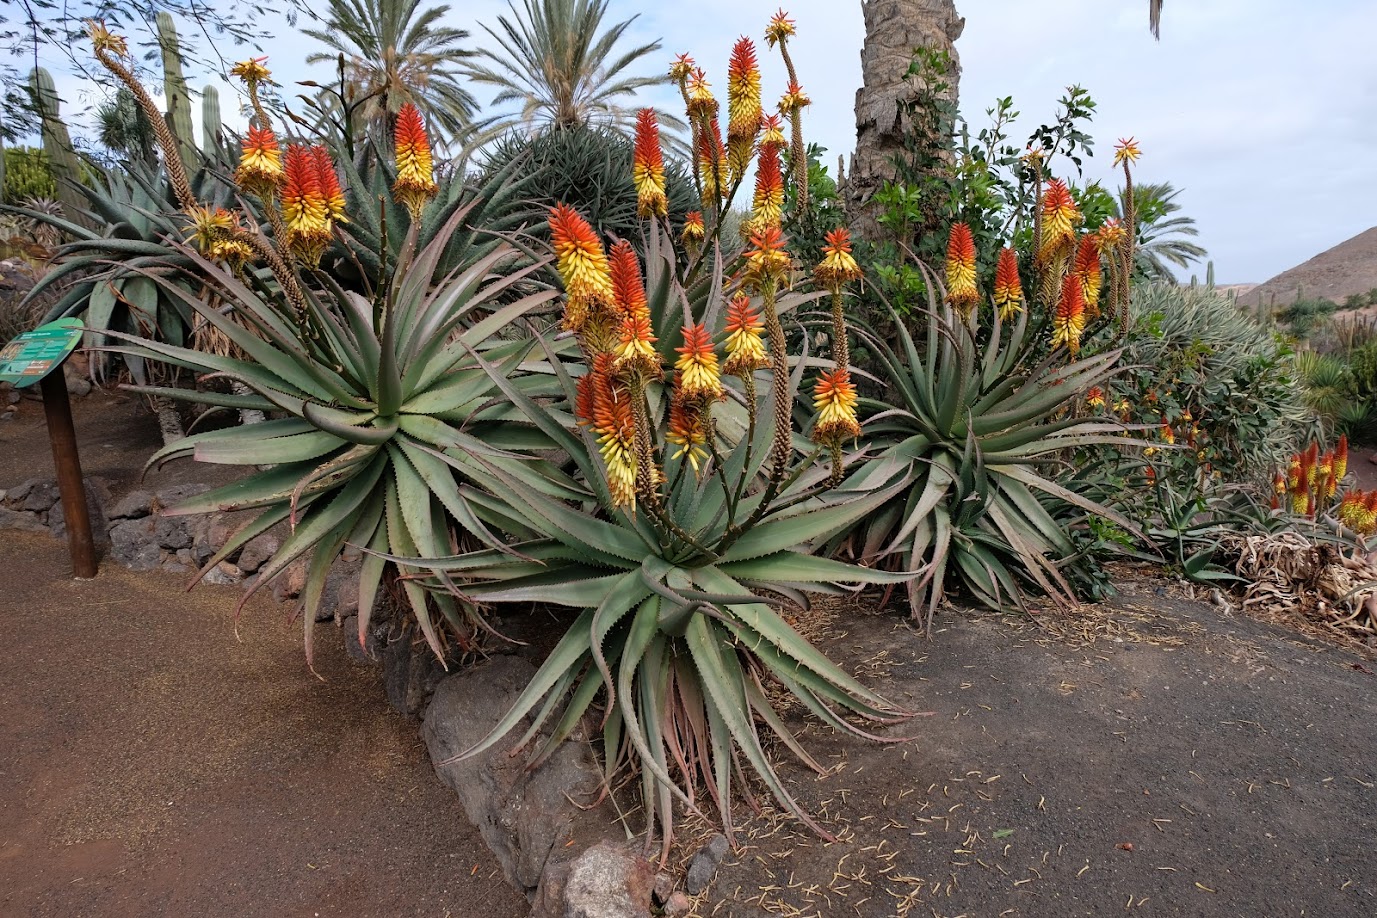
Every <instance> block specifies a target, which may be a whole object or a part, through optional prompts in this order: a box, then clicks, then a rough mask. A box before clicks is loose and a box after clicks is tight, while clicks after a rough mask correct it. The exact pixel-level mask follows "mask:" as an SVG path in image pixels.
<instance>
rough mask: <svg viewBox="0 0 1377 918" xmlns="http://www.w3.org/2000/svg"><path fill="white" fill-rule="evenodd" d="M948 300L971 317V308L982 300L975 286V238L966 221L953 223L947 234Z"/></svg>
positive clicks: (962, 313) (963, 315)
mask: <svg viewBox="0 0 1377 918" xmlns="http://www.w3.org/2000/svg"><path fill="white" fill-rule="evenodd" d="M947 302H949V303H951V304H952V305H953V306H955V307H956V308H957V310H958V311H959V312H960V313H961V317H962V318H963V319H968V318H970V315H971V310H973V309H974V308H975V306H976V304H977V303H979V302H980V291H978V290H977V289H976V287H975V238H974V237H973V236H972V235H971V228H970V226H968V225H967V224H965V223H953V224H952V227H951V232H950V233H949V234H948V236H947Z"/></svg>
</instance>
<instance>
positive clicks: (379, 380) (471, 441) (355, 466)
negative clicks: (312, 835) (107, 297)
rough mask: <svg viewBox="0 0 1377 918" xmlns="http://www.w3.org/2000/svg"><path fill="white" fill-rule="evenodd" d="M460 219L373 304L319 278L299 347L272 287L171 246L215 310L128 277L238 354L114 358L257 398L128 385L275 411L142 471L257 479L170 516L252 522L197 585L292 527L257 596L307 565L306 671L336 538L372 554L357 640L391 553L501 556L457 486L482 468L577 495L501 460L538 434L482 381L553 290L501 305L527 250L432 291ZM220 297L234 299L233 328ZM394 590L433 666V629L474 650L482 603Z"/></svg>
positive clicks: (485, 263)
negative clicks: (188, 466) (320, 286)
mask: <svg viewBox="0 0 1377 918" xmlns="http://www.w3.org/2000/svg"><path fill="white" fill-rule="evenodd" d="M468 215H469V211H468V210H467V209H463V210H459V211H457V212H456V213H455V214H454V215H453V216H452V217H451V218H450V222H449V223H448V224H447V225H446V227H445V228H444V231H443V232H442V233H440V234H439V235H438V236H437V237H436V239H435V240H434V241H432V242H431V244H430V245H428V246H426V247H425V248H423V249H421V250H419V252H417V251H416V250H415V248H414V247H409V248H408V249H407V253H408V254H406V255H405V256H404V257H403V259H402V261H401V263H400V264H398V265H397V266H396V270H395V272H394V273H393V277H392V280H391V282H390V283H389V285H388V286H387V287H386V288H385V290H383V291H380V292H379V293H378V295H377V297H376V299H375V300H374V301H371V302H370V301H369V300H368V299H367V298H365V297H364V296H362V295H361V294H359V293H356V292H353V291H348V290H344V289H343V288H341V287H339V286H338V285H337V284H331V283H329V282H328V281H327V282H326V289H325V291H324V292H315V291H309V290H308V292H307V304H308V311H309V321H310V324H311V327H312V328H313V329H314V334H311V335H306V336H303V335H301V333H300V329H299V328H298V327H297V326H295V325H293V324H292V320H291V315H290V313H289V312H287V311H284V309H283V307H282V305H281V303H280V301H279V300H278V297H279V296H280V294H278V293H277V289H276V287H273V286H270V285H268V284H266V283H262V284H255V283H253V282H252V280H251V279H244V278H241V277H239V276H236V275H235V274H234V273H232V272H230V271H227V270H226V269H225V268H223V267H221V266H219V265H217V264H215V263H214V262H212V261H210V260H208V259H206V258H205V257H203V256H202V255H200V254H199V253H197V252H196V251H194V250H193V249H191V248H190V247H187V246H184V245H181V244H180V243H176V244H173V247H174V248H175V249H177V250H178V252H179V254H180V256H181V257H182V258H184V259H186V260H187V261H188V262H189V263H190V264H191V266H192V269H193V270H194V276H195V277H196V278H197V279H198V281H200V282H201V283H203V284H207V285H210V287H211V289H212V290H213V291H214V292H215V293H216V294H217V296H216V297H214V298H210V297H202V296H198V295H197V294H196V293H194V292H192V291H190V290H188V289H187V288H186V287H185V286H183V285H181V284H179V283H177V282H176V281H175V280H174V279H171V278H168V277H166V276H163V275H162V274H157V273H154V272H152V271H149V270H146V269H145V270H139V271H138V272H137V273H138V275H139V276H141V277H143V278H146V279H147V280H148V281H150V282H152V283H154V284H156V285H157V286H158V287H159V288H160V290H161V292H162V294H163V295H166V296H169V297H171V298H174V299H176V300H178V301H179V302H180V304H181V306H182V307H183V308H184V309H186V310H189V311H191V312H194V313H196V314H197V315H199V316H200V317H201V319H203V320H204V321H206V322H208V323H210V324H211V325H213V326H214V327H215V328H216V329H217V330H218V331H219V332H220V333H221V334H223V335H224V336H225V337H226V338H228V339H229V340H230V341H231V342H233V344H234V346H235V347H236V348H237V349H238V352H239V353H241V354H242V357H241V358H236V357H231V356H220V355H218V354H213V353H206V352H202V351H198V350H193V349H191V348H186V347H178V346H175V345H172V344H170V343H167V342H164V341H157V340H152V339H148V338H138V337H136V336H133V335H126V334H123V333H115V332H111V335H112V337H114V338H116V339H117V341H119V342H120V343H117V344H115V345H112V346H110V348H109V349H110V350H112V351H115V352H118V353H122V354H126V355H130V356H134V357H138V358H141V359H144V360H159V361H163V362H166V363H168V364H171V365H173V366H177V367H181V368H184V369H186V370H190V371H192V372H193V373H196V374H200V375H215V376H222V377H227V378H229V379H231V380H235V381H238V382H240V383H242V384H243V386H244V387H246V388H247V389H248V390H249V391H250V393H251V394H249V395H233V394H222V393H216V392H210V391H198V390H189V389H178V388H169V387H155V386H134V387H132V388H133V389H134V390H135V391H139V392H144V393H147V394H150V395H155V396H162V397H167V398H174V399H180V400H183V401H187V402H192V403H197V404H201V405H208V406H211V407H213V408H239V409H255V410H259V411H264V412H268V411H271V412H276V413H278V414H279V415H283V416H282V417H278V418H276V419H274V420H269V421H266V422H264V423H260V424H254V425H250V426H245V427H231V428H227V429H223V430H215V431H210V432H206V433H199V434H193V435H191V436H188V437H186V438H185V439H183V440H181V441H178V442H176V443H173V444H171V445H169V446H167V447H165V448H163V449H161V450H159V451H158V452H157V453H155V454H154V456H153V457H152V458H151V459H150V460H149V465H150V466H153V465H158V464H161V463H164V462H167V461H169V460H172V459H176V458H179V457H186V456H190V457H194V458H195V459H197V460H198V461H203V462H217V463H224V464H229V465H245V466H265V465H266V466H268V467H267V468H266V469H265V470H262V471H258V472H256V473H254V474H251V475H249V476H248V477H246V478H244V479H242V480H240V481H237V482H235V483H233V484H230V485H226V486H224V487H221V488H216V489H214V490H212V491H208V492H206V493H205V494H201V495H198V496H196V497H194V498H191V499H190V500H188V501H186V502H184V503H182V504H179V505H178V506H176V507H173V508H170V509H169V510H168V511H166V512H167V513H169V514H173V515H177V514H191V513H202V512H210V511H217V510H218V511H227V510H255V511H257V513H256V516H255V517H254V519H253V521H252V522H250V523H248V524H247V525H245V526H244V527H243V528H242V529H240V530H239V532H238V533H236V534H235V535H234V536H233V537H232V538H231V539H230V540H229V541H228V542H227V543H226V544H225V546H224V547H223V548H221V550H220V551H219V552H217V553H216V554H215V555H214V556H213V557H212V558H211V559H210V560H209V561H207V563H206V566H205V568H204V569H203V570H202V571H201V575H202V576H204V575H205V573H207V572H208V571H209V570H210V569H211V568H213V567H214V566H215V565H216V564H218V563H219V562H220V561H222V560H223V559H224V558H226V557H228V556H229V555H230V554H231V553H233V552H234V551H235V550H237V549H238V548H239V547H240V546H242V545H243V544H245V543H246V542H247V541H248V540H250V539H252V538H254V537H255V536H257V535H259V534H261V533H263V532H266V531H267V530H268V529H270V528H271V527H273V526H275V525H277V524H279V523H282V522H284V521H286V522H288V523H289V524H290V525H291V527H292V531H291V534H290V535H289V536H288V537H287V538H286V539H285V540H284V541H283V544H282V547H281V548H280V549H279V550H278V552H277V554H276V555H274V557H273V558H272V559H271V560H270V561H269V562H268V563H267V564H266V565H264V568H263V570H262V573H261V575H260V578H259V581H258V583H259V585H260V586H261V585H262V584H265V583H267V582H268V581H270V580H271V579H272V578H273V577H275V576H276V575H277V574H279V573H281V572H282V571H283V570H284V569H285V568H286V567H287V565H289V564H291V563H292V562H293V561H295V560H297V559H298V558H302V557H309V571H308V576H307V580H306V586H305V590H304V597H305V606H306V609H305V613H304V615H303V621H304V623H305V627H306V638H307V640H306V646H307V658H308V661H309V660H310V659H311V640H310V637H311V630H312V626H313V624H314V622H315V610H316V607H317V605H318V604H319V602H320V596H321V590H322V588H323V585H324V581H325V576H326V574H327V573H328V571H329V569H330V565H331V563H332V562H333V561H334V560H335V558H336V557H337V556H338V555H339V552H340V551H341V549H342V548H343V547H344V546H345V544H346V543H349V544H355V545H359V546H366V547H367V548H368V549H369V550H370V551H371V552H372V554H370V555H368V557H367V558H366V559H365V561H364V563H363V565H362V572H361V574H360V589H359V595H360V602H359V608H360V622H359V631H360V635H361V637H360V640H361V641H362V639H363V638H362V635H363V634H364V633H365V632H366V629H367V626H368V618H369V610H371V608H372V606H373V600H374V598H375V596H376V595H377V591H378V588H379V584H380V582H381V580H382V576H383V573H384V568H385V567H386V562H385V556H386V555H391V554H397V555H405V556H407V557H409V558H412V559H420V560H419V561H413V562H412V563H420V564H424V563H425V561H424V559H427V558H436V557H444V556H448V555H450V554H452V552H453V550H454V548H455V546H456V545H457V544H467V542H468V540H472V541H473V543H474V544H476V545H485V546H488V547H490V548H492V549H494V550H496V551H498V552H499V553H506V552H507V549H506V547H505V543H504V541H503V538H502V536H501V535H500V530H499V531H498V532H495V531H494V530H493V528H492V527H493V526H494V525H497V526H502V525H505V524H507V523H508V522H509V521H508V520H507V519H506V518H505V517H503V516H497V517H494V516H493V515H492V513H490V511H489V509H488V506H487V504H488V503H489V501H487V500H486V499H483V498H481V497H479V496H478V495H476V494H475V493H474V491H473V488H472V487H471V485H468V484H466V476H467V472H468V470H471V469H472V468H473V467H474V466H475V465H477V464H479V463H480V462H481V461H482V460H486V461H488V462H501V463H502V464H503V465H504V467H505V468H506V469H507V472H506V474H508V475H510V476H512V477H513V478H514V479H515V480H518V481H520V482H522V486H523V487H526V488H531V489H533V490H537V491H539V490H544V491H548V492H553V493H556V494H565V493H573V492H571V491H570V490H569V485H568V484H566V483H564V481H563V476H561V475H560V473H559V472H558V471H557V470H555V469H552V468H548V467H543V468H541V469H540V474H537V473H536V471H535V470H534V467H533V466H531V467H530V470H528V466H527V465H523V464H521V463H513V462H512V461H511V460H512V459H513V458H516V457H515V456H514V454H512V453H510V452H509V450H512V449H523V448H526V447H529V446H531V445H535V446H540V445H542V444H543V443H544V439H543V438H542V437H540V436H539V434H538V433H537V434H535V435H534V436H533V435H532V433H531V431H529V430H528V429H526V428H525V426H524V425H522V424H520V423H513V422H512V419H511V414H512V412H511V410H510V407H509V406H506V405H504V404H502V402H501V401H500V399H498V400H495V397H496V396H497V392H498V386H497V384H496V382H495V381H494V380H493V379H492V378H490V376H489V371H493V372H496V373H497V375H498V376H499V377H500V375H501V372H509V371H510V370H512V369H513V368H514V367H515V366H516V365H517V363H519V361H520V360H521V359H522V357H523V355H524V354H525V353H526V351H527V350H528V349H529V348H530V346H531V345H530V343H529V342H526V341H521V340H517V341H511V342H501V343H494V342H493V341H492V340H491V339H493V338H494V334H495V333H496V332H497V331H498V330H500V329H502V328H504V327H506V326H507V325H509V324H510V323H512V322H514V321H516V320H517V319H519V318H520V317H521V316H522V315H524V314H525V313H527V312H529V311H530V310H531V309H533V308H536V307H538V306H539V305H540V304H542V303H544V302H546V301H547V300H549V299H551V298H552V297H553V296H554V295H555V294H554V292H553V291H545V292H541V293H534V294H528V295H525V296H521V297H519V298H517V299H514V300H512V301H511V302H507V303H505V304H500V305H499V303H498V301H499V300H500V299H501V298H503V297H505V295H506V294H507V293H508V292H509V291H510V290H511V289H512V288H513V287H514V286H515V285H517V284H519V283H520V282H521V281H523V280H524V279H525V278H526V276H527V275H528V274H529V273H530V272H532V271H534V270H535V268H536V267H537V266H535V265H532V266H530V267H527V268H526V269H525V270H523V271H519V272H516V273H511V274H504V273H502V269H503V268H504V266H505V265H507V264H509V263H511V262H512V261H513V259H515V258H517V257H518V256H519V255H520V254H521V253H520V252H519V250H516V249H514V248H512V247H510V246H501V247H499V248H497V249H495V250H493V251H490V252H487V253H486V254H483V255H481V256H480V257H476V258H474V259H473V260H471V261H469V262H467V263H466V265H465V267H464V269H463V270H460V271H456V272H454V273H453V274H452V276H451V277H450V278H449V279H447V280H446V282H445V283H443V284H440V285H436V286H432V285H431V284H430V282H429V278H430V275H431V271H432V269H433V266H434V262H435V261H436V260H438V259H439V258H440V257H441V255H442V253H443V251H444V249H445V247H446V245H447V243H448V241H449V236H450V235H451V234H452V233H453V232H454V231H456V230H457V228H458V227H459V226H460V225H461V224H462V223H463V221H464V220H465V219H466V218H467V217H468ZM217 301H230V302H233V303H234V304H235V314H236V316H237V319H238V321H233V320H231V319H230V318H229V317H228V316H227V315H226V314H225V313H224V312H223V311H222V310H221V309H220V308H219V307H218V306H217V305H216V303H217ZM494 367H500V368H502V370H501V371H496V370H494ZM542 384H543V381H542V380H541V379H540V378H539V377H532V378H530V379H528V380H526V381H525V382H524V383H523V382H517V383H512V384H510V385H512V386H515V387H516V389H517V390H518V391H529V392H531V393H532V394H533V395H540V394H543V393H542V390H541V385H542ZM531 462H534V460H531ZM402 586H403V588H404V590H405V592H406V594H407V596H408V597H409V599H410V600H411V608H412V611H413V612H414V614H415V616H416V619H417V621H418V623H419V625H420V629H421V631H422V633H424V634H425V636H426V639H427V641H428V642H429V643H430V646H431V647H432V649H434V651H435V652H436V653H437V654H443V653H444V647H443V640H442V635H441V633H440V629H439V628H437V623H444V624H447V625H448V627H449V629H450V630H451V631H452V632H453V634H454V635H455V636H456V637H458V638H459V639H461V640H469V639H470V638H471V637H472V634H473V629H474V627H476V626H481V621H480V620H479V618H478V612H477V610H476V608H475V607H474V606H473V604H472V603H470V602H468V601H466V600H465V599H463V598H462V597H458V596H455V595H451V594H447V593H434V594H432V595H431V596H430V597H429V601H427V597H426V596H425V595H424V594H423V593H422V591H421V589H420V587H419V586H418V585H417V584H416V583H414V582H412V581H410V580H407V581H403V584H402ZM251 592H252V591H251ZM247 598H248V596H247V595H246V596H245V601H246V600H247ZM241 607H242V601H241Z"/></svg>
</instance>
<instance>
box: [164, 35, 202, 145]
mask: <svg viewBox="0 0 1377 918" xmlns="http://www.w3.org/2000/svg"><path fill="white" fill-rule="evenodd" d="M158 47H159V48H161V49H162V53H163V92H164V93H165V94H166V96H167V126H168V127H170V128H171V129H172V133H173V135H174V136H175V137H176V138H177V149H178V151H179V152H180V153H181V154H182V162H184V163H186V164H187V167H188V168H190V169H193V170H194V169H195V164H196V163H197V162H198V161H199V158H200V151H198V150H197V149H196V134H195V129H194V128H193V127H192V125H191V96H190V94H189V93H188V92H187V88H186V78H185V77H183V76H182V50H181V43H180V42H179V41H178V40H177V24H176V22H174V21H173V19H172V14H171V13H168V12H161V13H159V14H158Z"/></svg>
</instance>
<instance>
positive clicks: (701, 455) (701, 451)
mask: <svg viewBox="0 0 1377 918" xmlns="http://www.w3.org/2000/svg"><path fill="white" fill-rule="evenodd" d="M665 438H666V439H667V440H669V442H671V443H673V444H674V445H675V446H677V447H679V450H678V452H676V453H674V454H673V455H672V456H671V457H670V458H671V459H679V458H686V459H688V461H689V464H690V465H692V466H693V472H694V474H695V475H696V474H698V470H699V463H700V462H704V461H706V460H707V458H708V451H707V449H706V444H707V442H708V437H707V432H706V431H705V430H704V429H703V412H702V411H701V410H700V409H699V407H698V406H697V405H690V404H688V403H686V402H685V401H684V396H683V393H682V392H680V390H679V387H678V386H675V387H674V394H673V395H672V396H671V397H670V402H669V430H668V431H667V432H666V435H665Z"/></svg>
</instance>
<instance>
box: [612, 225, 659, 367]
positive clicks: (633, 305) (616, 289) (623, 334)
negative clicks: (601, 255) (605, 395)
mask: <svg viewBox="0 0 1377 918" xmlns="http://www.w3.org/2000/svg"><path fill="white" fill-rule="evenodd" d="M608 257H609V260H610V262H611V274H612V293H613V296H614V298H615V302H616V307H617V311H618V312H619V313H620V314H621V318H620V327H619V331H618V336H617V343H616V347H615V353H616V364H615V365H616V367H617V369H619V370H620V369H623V368H626V367H631V368H634V369H636V370H638V371H640V372H642V373H644V374H646V375H647V376H651V377H655V378H657V379H658V378H659V377H661V376H662V375H663V374H664V371H663V369H662V368H661V366H660V354H659V352H658V351H656V350H655V346H654V345H655V341H656V338H655V335H654V334H653V333H652V324H651V317H650V308H649V306H648V305H647V304H646V297H645V284H644V283H642V282H641V268H640V265H639V264H638V263H637V261H636V251H635V250H634V249H633V248H632V247H631V243H629V242H627V241H626V240H625V239H620V240H618V241H617V243H616V244H615V245H613V246H612V251H611V253H610V254H609V256H608Z"/></svg>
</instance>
